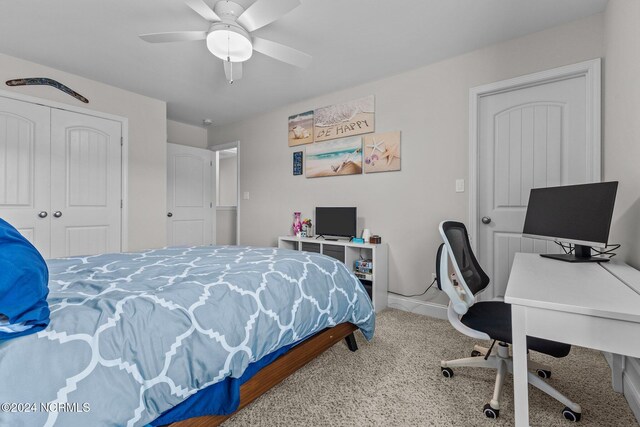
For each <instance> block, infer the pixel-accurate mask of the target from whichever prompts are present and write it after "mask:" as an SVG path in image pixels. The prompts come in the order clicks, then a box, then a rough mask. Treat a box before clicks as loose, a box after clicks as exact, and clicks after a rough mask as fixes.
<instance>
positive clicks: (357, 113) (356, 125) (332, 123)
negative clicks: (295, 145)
mask: <svg viewBox="0 0 640 427" xmlns="http://www.w3.org/2000/svg"><path fill="white" fill-rule="evenodd" d="M314 115H315V117H314V127H313V130H314V135H315V137H314V139H315V141H316V142H320V141H327V140H330V139H336V138H345V137H348V136H354V135H362V134H364V133H370V132H373V131H374V117H375V102H374V97H373V95H370V96H367V97H365V98H360V99H356V100H354V101H350V102H345V103H344V104H336V105H330V106H328V107H323V108H318V109H316V110H315V112H314Z"/></svg>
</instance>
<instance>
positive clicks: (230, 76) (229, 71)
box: [223, 61, 242, 83]
mask: <svg viewBox="0 0 640 427" xmlns="http://www.w3.org/2000/svg"><path fill="white" fill-rule="evenodd" d="M223 62H224V75H225V76H226V77H227V81H228V82H229V83H233V82H234V81H236V80H240V79H241V78H242V62H229V61H223Z"/></svg>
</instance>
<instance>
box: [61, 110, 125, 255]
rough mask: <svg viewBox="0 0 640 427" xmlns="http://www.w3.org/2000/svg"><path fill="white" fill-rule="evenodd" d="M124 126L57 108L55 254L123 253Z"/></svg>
mask: <svg viewBox="0 0 640 427" xmlns="http://www.w3.org/2000/svg"><path fill="white" fill-rule="evenodd" d="M120 136H121V125H120V123H118V122H114V121H111V120H105V119H101V118H98V117H93V116H87V115H83V114H77V113H72V112H69V111H64V110H55V109H53V110H51V216H52V218H51V243H52V244H51V257H52V258H58V257H65V256H74V255H89V254H101V253H109V252H120V246H121V242H120V240H121V237H120V236H121V235H120V216H121V213H120V211H121V208H120V203H121V202H120V200H121V194H122V190H121V176H122V174H121V170H120V168H121V164H122V162H121V145H120Z"/></svg>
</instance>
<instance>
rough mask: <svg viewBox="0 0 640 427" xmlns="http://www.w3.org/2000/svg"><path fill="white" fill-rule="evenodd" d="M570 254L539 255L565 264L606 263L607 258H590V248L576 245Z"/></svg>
mask: <svg viewBox="0 0 640 427" xmlns="http://www.w3.org/2000/svg"><path fill="white" fill-rule="evenodd" d="M573 252H574V253H572V254H540V256H541V257H544V258H551V259H557V260H558V261H565V262H607V261H609V258H606V257H598V256H591V246H585V245H576V246H575V248H574V251H573Z"/></svg>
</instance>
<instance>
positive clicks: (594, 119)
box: [469, 58, 602, 251]
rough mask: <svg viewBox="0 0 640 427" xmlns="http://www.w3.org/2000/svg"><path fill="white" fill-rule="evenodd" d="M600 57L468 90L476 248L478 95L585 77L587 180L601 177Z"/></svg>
mask: <svg viewBox="0 0 640 427" xmlns="http://www.w3.org/2000/svg"><path fill="white" fill-rule="evenodd" d="M601 62H602V61H601V59H600V58H596V59H591V60H588V61H584V62H579V63H577V64H572V65H566V66H563V67H558V68H552V69H550V70H546V71H541V72H537V73H533V74H527V75H524V76H520V77H515V78H512V79H507V80H502V81H499V82H495V83H489V84H486V85H482V86H476V87H473V88H471V89H469V238H470V240H471V246H472V247H473V249H474V251H477V242H478V234H479V221H480V219H479V217H478V206H479V203H480V199H479V188H478V186H479V183H480V179H479V164H478V162H479V158H478V156H479V154H480V153H479V150H478V142H479V139H480V136H479V133H478V131H479V129H478V114H479V104H480V100H481V98H483V97H485V96H490V95H495V94H498V93H503V92H510V91H513V90H519V89H524V88H527V87H534V86H538V85H542V84H547V83H552V82H556V81H562V80H567V79H571V78H575V77H585V80H586V83H587V91H586V92H587V106H586V107H587V123H588V124H589V123H590V126H588V127H587V132H586V135H587V143H588V144H589V145H591V150H590V151H589V152H587V161H588V162H590V163H591V168H590V170H591V171H592V176H591V181H594V182H598V181H601V179H602V130H601V119H602V116H601V103H602V99H601Z"/></svg>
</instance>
